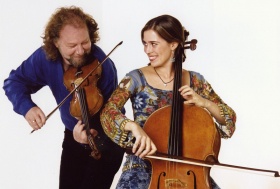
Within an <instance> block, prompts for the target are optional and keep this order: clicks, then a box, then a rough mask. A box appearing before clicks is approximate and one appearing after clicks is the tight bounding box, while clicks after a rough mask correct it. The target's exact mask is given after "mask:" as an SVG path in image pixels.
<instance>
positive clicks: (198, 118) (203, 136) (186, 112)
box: [144, 31, 220, 189]
mask: <svg viewBox="0 0 280 189" xmlns="http://www.w3.org/2000/svg"><path fill="white" fill-rule="evenodd" d="M188 35H189V33H188V32H187V31H185V32H184V36H185V38H186V41H187V37H188ZM196 43H197V40H191V41H190V42H188V41H187V42H184V44H180V45H179V46H178V48H179V53H178V54H177V55H176V57H175V62H173V66H174V71H175V75H174V83H173V98H172V104H171V106H166V107H163V108H160V109H158V110H157V111H155V112H154V113H153V114H152V115H151V116H150V117H149V118H148V119H147V121H146V123H145V125H144V130H145V132H146V133H147V134H148V135H149V137H150V138H151V139H152V141H153V142H154V143H155V145H156V146H157V151H158V152H159V153H163V154H167V156H169V157H173V158H177V157H185V158H191V159H197V160H201V161H207V162H213V163H217V162H218V154H219V150H220V136H219V133H218V131H217V129H216V127H215V123H214V120H213V118H212V116H211V115H210V114H209V112H208V111H206V110H205V109H203V108H200V107H198V106H195V105H185V104H184V103H183V102H184V99H183V98H182V96H181V94H180V92H179V88H180V87H181V85H182V63H183V62H184V59H185V57H186V56H185V53H184V50H185V49H188V48H189V49H191V50H195V49H196ZM186 44H190V46H185V45H186ZM149 161H150V162H151V164H152V176H151V182H150V187H149V188H151V189H211V188H212V187H211V183H210V168H209V167H203V166H197V165H190V164H183V163H179V162H172V161H163V160H158V159H149Z"/></svg>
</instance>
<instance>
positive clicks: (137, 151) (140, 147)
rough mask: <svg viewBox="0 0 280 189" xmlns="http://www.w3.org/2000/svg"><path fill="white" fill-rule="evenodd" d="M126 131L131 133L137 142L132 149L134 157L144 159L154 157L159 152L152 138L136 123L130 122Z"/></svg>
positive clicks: (126, 126)
mask: <svg viewBox="0 0 280 189" xmlns="http://www.w3.org/2000/svg"><path fill="white" fill-rule="evenodd" d="M124 129H125V130H126V131H131V132H132V135H133V136H134V137H135V142H134V144H133V147H132V153H134V155H136V156H139V157H140V158H143V157H145V156H147V155H152V154H154V153H155V152H156V151H157V148H156V146H155V144H154V143H153V141H152V140H151V138H150V137H149V136H148V135H147V134H146V133H145V131H144V130H143V129H142V128H141V127H140V126H139V125H138V124H136V123H135V122H128V123H126V125H125V127H124Z"/></svg>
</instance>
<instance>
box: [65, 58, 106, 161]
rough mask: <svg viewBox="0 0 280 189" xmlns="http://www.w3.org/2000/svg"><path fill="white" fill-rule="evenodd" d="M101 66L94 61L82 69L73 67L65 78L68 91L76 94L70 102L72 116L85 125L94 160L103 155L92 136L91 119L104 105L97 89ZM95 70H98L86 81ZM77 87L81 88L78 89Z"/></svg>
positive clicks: (66, 73)
mask: <svg viewBox="0 0 280 189" xmlns="http://www.w3.org/2000/svg"><path fill="white" fill-rule="evenodd" d="M99 65H100V63H99V62H98V60H97V59H94V60H93V61H92V62H91V63H90V64H87V65H85V66H82V67H78V68H76V67H73V66H71V67H69V69H68V70H67V71H66V72H65V73H64V76H63V81H64V85H65V87H66V88H67V90H69V91H72V90H73V89H75V93H74V94H73V98H72V100H71V102H70V109H69V111H70V114H71V115H72V116H73V117H75V118H76V119H79V120H82V121H83V123H84V124H85V127H84V129H85V130H86V134H87V137H88V141H89V146H90V148H91V149H92V152H91V156H92V157H93V158H94V159H100V158H101V153H100V152H99V150H98V148H97V145H96V142H95V141H96V138H95V137H92V135H91V134H90V124H89V119H90V117H91V116H93V115H94V114H96V113H97V112H98V111H99V110H100V108H101V106H102V105H103V96H102V94H101V92H100V90H99V89H98V88H97V81H98V79H99V78H100V76H101V73H102V67H101V66H99ZM94 68H97V69H96V70H95V71H94V72H93V73H91V74H90V75H89V76H88V77H87V78H86V79H85V80H84V78H85V77H86V76H87V75H88V74H89V72H90V71H91V70H93V69H94ZM82 81H83V83H82ZM77 86H80V87H78V88H77ZM97 137H98V136H97Z"/></svg>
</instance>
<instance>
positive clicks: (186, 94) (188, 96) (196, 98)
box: [179, 85, 207, 108]
mask: <svg viewBox="0 0 280 189" xmlns="http://www.w3.org/2000/svg"><path fill="white" fill-rule="evenodd" d="M179 92H180V94H181V95H182V97H183V98H184V99H185V100H186V101H185V102H184V103H185V104H195V105H196V106H200V107H203V108H205V107H206V103H207V100H206V99H205V98H203V97H201V96H200V95H198V94H197V93H196V92H195V91H194V90H193V89H192V88H191V87H189V86H188V85H184V86H182V87H181V88H180V89H179Z"/></svg>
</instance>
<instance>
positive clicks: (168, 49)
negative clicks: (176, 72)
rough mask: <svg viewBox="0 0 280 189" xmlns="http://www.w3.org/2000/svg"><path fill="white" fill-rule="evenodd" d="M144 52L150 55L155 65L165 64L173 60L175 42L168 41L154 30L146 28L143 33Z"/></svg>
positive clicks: (151, 61) (152, 63)
mask: <svg viewBox="0 0 280 189" xmlns="http://www.w3.org/2000/svg"><path fill="white" fill-rule="evenodd" d="M142 42H143V45H144V52H145V53H146V54H147V55H148V58H149V60H150V63H151V65H152V66H153V67H157V66H163V65H165V64H167V63H170V62H171V59H172V58H173V53H172V51H173V50H174V49H175V48H174V44H173V43H168V42H167V41H165V40H164V39H163V38H161V37H160V36H159V35H158V34H157V32H155V31H154V30H146V31H145V32H144V34H143V41H142Z"/></svg>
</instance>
